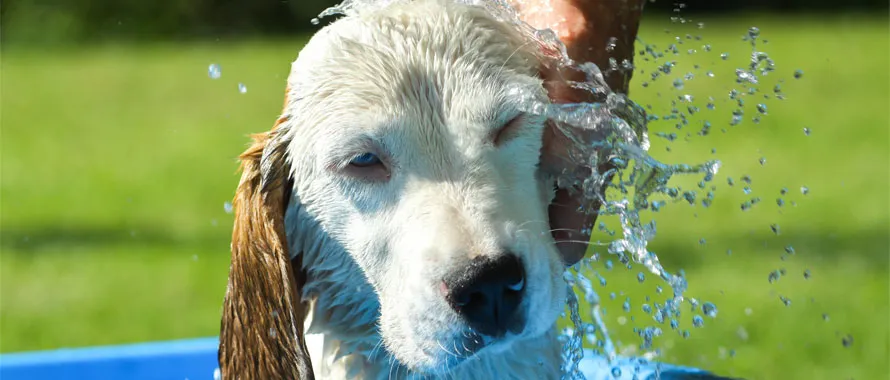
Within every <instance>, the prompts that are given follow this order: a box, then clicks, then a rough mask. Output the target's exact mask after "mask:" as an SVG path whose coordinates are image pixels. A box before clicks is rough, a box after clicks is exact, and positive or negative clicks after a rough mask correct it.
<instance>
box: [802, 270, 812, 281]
mask: <svg viewBox="0 0 890 380" xmlns="http://www.w3.org/2000/svg"><path fill="white" fill-rule="evenodd" d="M811 276H812V274H810V270H809V269H806V270H804V271H803V278H805V279H807V280H809V279H810V277H811Z"/></svg>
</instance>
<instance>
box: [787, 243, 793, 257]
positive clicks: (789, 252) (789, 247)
mask: <svg viewBox="0 0 890 380" xmlns="http://www.w3.org/2000/svg"><path fill="white" fill-rule="evenodd" d="M785 253H787V254H789V255H793V254H794V247H792V246H790V245H786V246H785Z"/></svg>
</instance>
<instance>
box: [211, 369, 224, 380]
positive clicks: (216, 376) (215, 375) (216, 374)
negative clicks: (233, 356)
mask: <svg viewBox="0 0 890 380" xmlns="http://www.w3.org/2000/svg"><path fill="white" fill-rule="evenodd" d="M221 378H222V372H220V370H219V368H217V369H215V370H213V380H220V379H221Z"/></svg>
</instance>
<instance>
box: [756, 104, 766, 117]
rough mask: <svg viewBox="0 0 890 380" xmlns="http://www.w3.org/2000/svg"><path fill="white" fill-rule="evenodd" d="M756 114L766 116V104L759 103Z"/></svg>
mask: <svg viewBox="0 0 890 380" xmlns="http://www.w3.org/2000/svg"><path fill="white" fill-rule="evenodd" d="M757 112H760V113H761V114H764V115H766V104H763V103H760V104H758V105H757Z"/></svg>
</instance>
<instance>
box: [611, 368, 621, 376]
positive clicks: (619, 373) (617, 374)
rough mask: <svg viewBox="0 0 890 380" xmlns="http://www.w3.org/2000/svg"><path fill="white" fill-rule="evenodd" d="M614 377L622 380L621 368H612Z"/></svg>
mask: <svg viewBox="0 0 890 380" xmlns="http://www.w3.org/2000/svg"><path fill="white" fill-rule="evenodd" d="M612 377H614V378H616V379H617V378H620V377H621V368H618V367H612Z"/></svg>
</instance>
